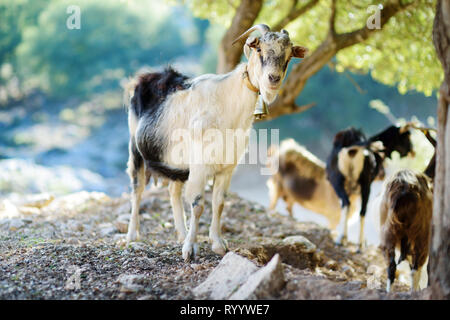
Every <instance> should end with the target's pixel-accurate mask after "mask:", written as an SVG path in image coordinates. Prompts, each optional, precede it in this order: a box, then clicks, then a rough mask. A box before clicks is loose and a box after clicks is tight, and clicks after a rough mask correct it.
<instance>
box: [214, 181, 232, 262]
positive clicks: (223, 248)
mask: <svg viewBox="0 0 450 320" xmlns="http://www.w3.org/2000/svg"><path fill="white" fill-rule="evenodd" d="M231 176H232V172H226V173H221V174H218V175H216V176H215V178H214V190H213V198H212V211H213V216H212V221H211V227H210V228H209V238H210V239H211V241H212V247H211V249H212V251H214V252H215V253H217V254H220V255H222V256H223V255H225V253H226V252H227V251H228V244H227V242H226V240H225V239H223V238H222V231H221V224H220V218H221V216H222V211H223V207H224V200H225V194H226V192H227V190H228V187H229V185H230V181H231Z"/></svg>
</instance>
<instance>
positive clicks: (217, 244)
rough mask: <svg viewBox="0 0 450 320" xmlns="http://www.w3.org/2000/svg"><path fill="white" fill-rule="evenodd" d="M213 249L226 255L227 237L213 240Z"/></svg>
mask: <svg viewBox="0 0 450 320" xmlns="http://www.w3.org/2000/svg"><path fill="white" fill-rule="evenodd" d="M211 250H212V251H213V252H214V253H217V254H219V255H221V256H224V255H225V253H227V251H228V244H227V241H226V240H225V239H222V238H219V240H216V241H214V242H213V244H212V246H211Z"/></svg>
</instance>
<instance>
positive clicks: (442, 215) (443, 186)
mask: <svg viewBox="0 0 450 320" xmlns="http://www.w3.org/2000/svg"><path fill="white" fill-rule="evenodd" d="M433 42H434V46H435V48H436V53H437V55H438V57H439V60H440V61H441V63H442V67H443V69H444V81H443V83H442V86H441V89H440V96H439V101H438V110H437V114H438V136H437V138H438V139H437V163H436V174H435V181H434V204H433V235H432V241H431V251H430V287H431V297H432V298H433V299H450V124H449V119H450V108H449V103H450V0H438V3H437V6H436V16H435V18H434V26H433Z"/></svg>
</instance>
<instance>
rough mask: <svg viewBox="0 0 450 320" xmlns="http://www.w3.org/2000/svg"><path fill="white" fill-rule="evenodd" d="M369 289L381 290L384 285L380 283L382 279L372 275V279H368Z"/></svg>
mask: <svg viewBox="0 0 450 320" xmlns="http://www.w3.org/2000/svg"><path fill="white" fill-rule="evenodd" d="M366 285H367V289H381V288H382V284H381V281H380V278H378V277H376V276H374V275H371V276H370V277H368V278H367V284H366Z"/></svg>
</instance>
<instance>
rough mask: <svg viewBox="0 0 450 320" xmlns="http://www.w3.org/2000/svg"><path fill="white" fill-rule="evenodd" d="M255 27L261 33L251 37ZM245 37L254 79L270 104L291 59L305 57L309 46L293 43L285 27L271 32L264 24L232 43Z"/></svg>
mask: <svg viewBox="0 0 450 320" xmlns="http://www.w3.org/2000/svg"><path fill="white" fill-rule="evenodd" d="M255 30H258V31H260V32H261V36H260V37H254V36H252V37H248V36H249V35H250V34H251V33H252V32H253V31H255ZM247 37H248V38H247ZM245 38H247V40H246V42H245V45H244V54H245V56H246V57H247V59H248V67H247V68H248V72H249V75H250V78H251V81H252V82H253V84H255V85H257V86H258V88H259V91H260V92H261V95H262V97H263V99H264V101H265V102H266V103H271V102H272V101H273V100H274V99H275V97H276V95H277V94H278V91H279V90H280V87H281V83H282V82H283V79H284V77H285V75H286V70H287V66H288V64H289V61H290V60H291V58H292V57H295V58H303V57H305V55H306V53H307V52H308V49H307V48H305V47H302V46H294V45H293V44H292V42H291V40H290V39H289V33H288V32H287V31H286V30H281V32H272V31H270V28H269V27H268V26H267V25H265V24H258V25H255V26H253V27H251V28H250V29H248V30H247V31H245V32H244V33H243V34H242V35H241V36H240V37H239V38H237V39H236V40H234V42H233V44H234V43H236V42H237V41H239V40H241V39H245Z"/></svg>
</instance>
